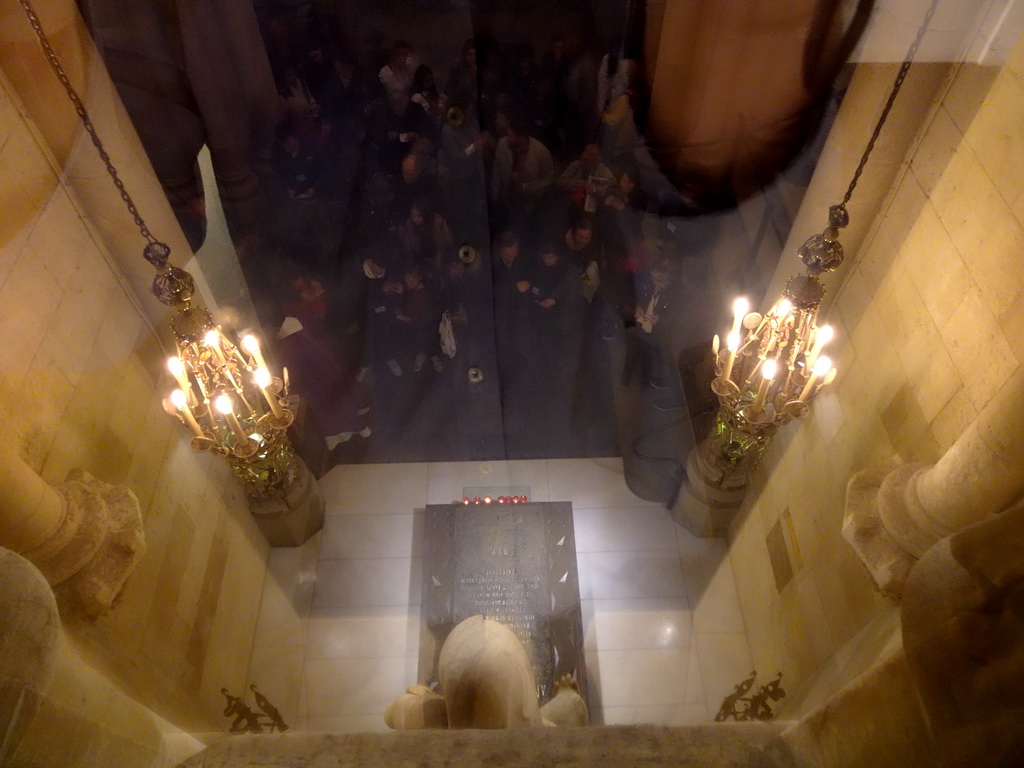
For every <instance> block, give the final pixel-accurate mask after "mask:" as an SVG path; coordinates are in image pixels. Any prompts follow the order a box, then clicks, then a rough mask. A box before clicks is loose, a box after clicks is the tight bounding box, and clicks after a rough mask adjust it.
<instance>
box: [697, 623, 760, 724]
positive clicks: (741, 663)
mask: <svg viewBox="0 0 1024 768" xmlns="http://www.w3.org/2000/svg"><path fill="white" fill-rule="evenodd" d="M694 647H696V649H697V656H698V659H699V662H700V673H701V680H702V682H703V683H704V698H705V699H706V701H707V705H708V710H709V711H710V712H711V713H712V714H713V713H715V712H717V711H718V708H719V707H720V706H721V704H722V699H723V698H725V696H726V695H728V694H729V693H731V692H732V691H733V689H734V688H735V686H736V684H737V683H739V682H741V681H742V680H746V679H747V677H749V676H750V672H751V670H753V668H754V667H753V662H752V661H751V659H750V648H749V646H748V645H747V638H746V636H745V635H742V634H735V633H732V634H696V635H694ZM764 682H767V681H764Z"/></svg>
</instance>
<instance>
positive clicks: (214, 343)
mask: <svg viewBox="0 0 1024 768" xmlns="http://www.w3.org/2000/svg"><path fill="white" fill-rule="evenodd" d="M203 341H204V342H205V344H206V346H208V347H209V348H210V349H212V350H213V356H214V357H216V358H217V362H218V363H220V364H221V365H224V363H225V362H227V361H226V360H225V359H224V350H223V349H221V348H220V331H218V330H217V329H216V328H211V329H210V330H208V331H207V332H206V336H204V337H203Z"/></svg>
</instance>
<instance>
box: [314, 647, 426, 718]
mask: <svg viewBox="0 0 1024 768" xmlns="http://www.w3.org/2000/svg"><path fill="white" fill-rule="evenodd" d="M303 677H304V681H303V682H304V685H305V687H306V716H307V717H336V716H338V715H376V716H378V717H383V713H384V709H385V707H387V705H388V704H390V703H391V702H392V701H394V700H395V699H396V698H398V697H399V696H400V695H402V693H404V692H405V689H406V688H407V687H408V686H409V685H410V683H409V682H408V673H407V659H406V657H405V656H398V657H395V658H390V659H373V660H368V659H307V660H306V665H305V674H304V676H303Z"/></svg>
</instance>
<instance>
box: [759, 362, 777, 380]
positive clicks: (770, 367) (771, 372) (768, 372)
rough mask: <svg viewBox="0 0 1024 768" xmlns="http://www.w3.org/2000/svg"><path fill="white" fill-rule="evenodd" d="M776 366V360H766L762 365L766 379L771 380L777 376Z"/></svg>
mask: <svg viewBox="0 0 1024 768" xmlns="http://www.w3.org/2000/svg"><path fill="white" fill-rule="evenodd" d="M776 366H777V363H776V362H775V360H765V361H764V363H763V364H762V365H761V375H762V376H764V377H765V379H767V380H769V381H770V380H771V379H773V378H775V368H776Z"/></svg>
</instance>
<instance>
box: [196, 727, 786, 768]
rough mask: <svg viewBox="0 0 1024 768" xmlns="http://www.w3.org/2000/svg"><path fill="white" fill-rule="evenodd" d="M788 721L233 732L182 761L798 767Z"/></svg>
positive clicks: (342, 767) (278, 765)
mask: <svg viewBox="0 0 1024 768" xmlns="http://www.w3.org/2000/svg"><path fill="white" fill-rule="evenodd" d="M786 725H787V723H759V722H758V723H708V724H702V725H693V726H684V727H665V726H653V725H630V726H602V727H598V726H595V727H591V728H520V729H510V730H501V731H481V730H464V731H401V732H394V733H350V734H316V733H309V734H302V733H295V734H292V733H285V734H274V735H266V736H250V735H243V736H233V737H228V738H225V739H223V740H221V741H219V742H217V743H216V744H213V745H211V746H210V747H208V748H207V749H206V750H204V751H202V752H200V753H199V754H197V755H195V756H194V757H192V758H190V759H189V760H186V761H185V762H184V763H182V764H181V766H180V768H243V766H244V767H245V768H298V766H318V767H319V766H324V767H325V768H326V766H330V767H331V768H347V767H349V766H351V767H352V768H377V767H378V766H379V767H380V768H399V767H401V768H404V767H405V766H409V767H410V768H411V767H412V766H415V768H450V766H458V767H459V768H484V767H485V766H486V767H487V768H524V767H526V766H544V767H545V768H655V767H656V766H678V767H679V768H683V767H684V766H694V767H697V766H707V767H708V768H710V767H711V766H714V767H715V768H740V767H741V766H742V767H743V768H748V767H749V768H791V767H792V766H797V765H798V761H797V760H796V759H795V758H794V757H793V755H792V753H791V752H790V750H789V749H788V748H787V747H786V746H785V745H784V744H782V743H781V741H780V740H779V738H778V737H779V734H780V733H781V732H782V730H783V729H784V727H785V726H786Z"/></svg>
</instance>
